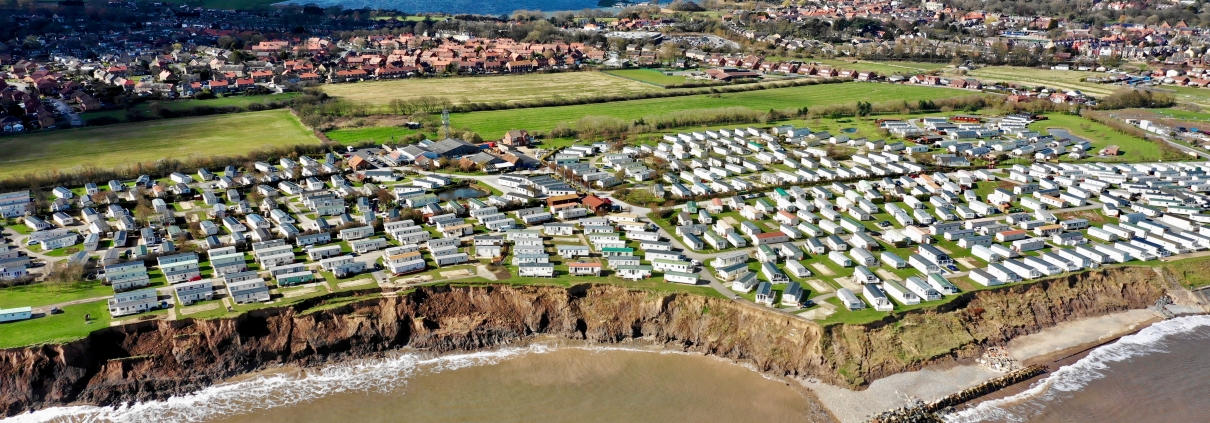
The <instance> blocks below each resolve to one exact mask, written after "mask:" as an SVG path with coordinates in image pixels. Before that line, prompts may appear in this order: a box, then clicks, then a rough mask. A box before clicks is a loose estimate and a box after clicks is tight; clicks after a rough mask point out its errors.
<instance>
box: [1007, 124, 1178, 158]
mask: <svg viewBox="0 0 1210 423" xmlns="http://www.w3.org/2000/svg"><path fill="white" fill-rule="evenodd" d="M1046 117H1047V119H1046V120H1041V121H1037V122H1034V123H1032V124H1030V125H1029V128H1030V129H1032V130H1035V131H1045V130H1046V129H1047V128H1056V127H1057V128H1063V129H1067V130H1068V131H1071V133H1072V135H1076V136H1079V137H1083V138H1084V139H1087V140H1088V141H1090V142H1092V147H1093V148H1092V150H1091V151H1090V153H1092V154H1093V155H1094V157H1093V159H1092V160H1096V161H1106V159H1105V158H1103V157H1101V158H1098V157H1095V155H1096V153H1097V151H1100V150H1101V149H1102V148H1105V147H1107V146H1109V145H1111V144H1116V145H1117V146H1118V147H1119V148H1120V149H1121V155H1120V156H1118V158H1117V159H1116V160H1117V161H1131V162H1142V161H1154V160H1159V159H1160V148H1159V146H1158V145H1156V144H1155V143H1154V142H1151V141H1148V140H1145V139H1142V138H1138V137H1134V136H1130V135H1126V134H1123V133H1119V132H1117V131H1114V130H1113V129H1112V128H1110V127H1108V126H1105V125H1102V124H1100V123H1097V122H1093V121H1091V120H1088V119H1084V118H1082V117H1079V116H1075V115H1066V114H1057V113H1052V114H1049V115H1046Z"/></svg>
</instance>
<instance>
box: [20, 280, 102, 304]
mask: <svg viewBox="0 0 1210 423" xmlns="http://www.w3.org/2000/svg"><path fill="white" fill-rule="evenodd" d="M110 295H113V288H110V287H108V286H105V285H102V284H101V283H100V282H81V283H79V284H73V285H68V286H53V285H49V284H45V283H40V284H34V285H23V286H14V287H10V288H0V308H10V307H39V306H45V305H51V304H59V303H65V302H68V301H76V300H83V299H87V298H101V297H107V296H110Z"/></svg>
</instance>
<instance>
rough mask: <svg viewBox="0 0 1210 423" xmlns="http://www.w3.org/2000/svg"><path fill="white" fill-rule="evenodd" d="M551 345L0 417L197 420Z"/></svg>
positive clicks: (28, 420) (371, 387)
mask: <svg viewBox="0 0 1210 423" xmlns="http://www.w3.org/2000/svg"><path fill="white" fill-rule="evenodd" d="M552 348H553V347H551V346H550V345H547V344H542V343H535V344H532V345H530V346H527V347H524V348H503V349H498V350H492V351H482V352H475V353H469V354H455V355H443V356H437V357H426V356H424V355H422V354H419V353H400V354H396V355H393V356H390V357H387V358H384V359H373V360H355V361H350V362H346V363H335V364H330V365H325V366H323V367H319V368H313V369H301V370H297V371H290V372H282V373H271V374H264V375H257V376H253V377H250V378H248V379H245V380H241V381H239V382H233V383H227V384H220V385H215V386H211V387H208V388H205V389H203V390H201V391H198V392H196V393H194V394H190V395H185V396H179V397H172V398H169V399H167V400H164V401H152V402H144V403H136V404H132V405H128V406H121V407H117V408H111V407H96V406H74V407H55V408H48V409H45V410H40V411H36V412H34V413H29V414H22V415H19V416H16V417H13V418H10V419H7V420H3V421H4V422H5V423H9V422H11V423H33V422H49V421H54V422H115V423H118V422H123V423H124V422H130V423H136V422H161V421H175V422H181V423H188V422H200V421H204V420H206V419H208V418H212V417H213V416H216V415H222V414H237V413H246V412H249V411H253V410H260V409H269V408H278V407H288V406H291V405H294V404H299V403H304V402H307V401H310V400H313V399H315V398H319V397H323V396H325V395H331V394H335V393H339V392H350V391H363V392H390V391H391V390H394V389H397V388H400V387H402V386H405V385H406V384H407V381H408V379H409V378H411V377H412V376H415V375H417V374H419V373H421V372H426V373H438V372H443V371H448V370H457V369H461V368H465V367H471V366H483V365H489V364H494V363H498V362H500V361H502V360H507V359H511V358H515V357H520V356H523V355H526V354H541V353H545V352H548V351H551V350H552Z"/></svg>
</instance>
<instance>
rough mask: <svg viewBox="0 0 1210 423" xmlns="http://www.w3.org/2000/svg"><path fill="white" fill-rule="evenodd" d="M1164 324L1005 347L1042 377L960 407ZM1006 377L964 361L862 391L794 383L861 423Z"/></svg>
mask: <svg viewBox="0 0 1210 423" xmlns="http://www.w3.org/2000/svg"><path fill="white" fill-rule="evenodd" d="M1163 320H1164V318H1163V317H1162V316H1161V315H1160V314H1159V313H1157V312H1155V311H1152V310H1149V309H1135V310H1127V311H1123V312H1118V313H1112V314H1107V315H1103V316H1097V317H1089V318H1085V319H1080V320H1073V321H1068V322H1063V323H1060V324H1059V325H1056V326H1054V327H1050V328H1047V329H1044V330H1042V331H1040V332H1038V333H1035V334H1031V335H1026V336H1022V337H1019V338H1016V339H1013V340H1011V341H1009V342H1008V343H1007V344H1006V345H1005V346H1004V347H1005V349H1007V350H1008V351H1009V354H1010V355H1011V356H1012V357H1013V358H1014V359H1016V360H1017V361H1018V362H1020V363H1021V364H1022V366H1023V367H1024V366H1028V365H1033V364H1039V365H1045V366H1046V367H1047V370H1048V371H1047V373H1044V374H1042V375H1040V376H1035V377H1033V378H1030V379H1027V380H1025V381H1023V382H1020V383H1017V384H1014V385H1011V386H1008V387H1005V388H1004V389H1001V390H999V391H996V392H994V393H991V394H988V395H985V396H983V397H980V398H978V399H977V400H974V401H971V402H967V403H964V404H962V405H961V406H959V407H960V409H965V408H969V407H973V406H976V405H978V404H979V403H982V402H983V401H988V400H993V399H998V398H1006V397H1009V396H1011V395H1016V394H1018V393H1020V392H1022V391H1024V390H1026V389H1028V388H1029V387H1030V386H1031V385H1032V384H1033V383H1034V382H1036V381H1037V380H1040V379H1043V378H1046V377H1047V376H1049V374H1050V373H1051V372H1054V371H1055V370H1057V369H1058V368H1060V367H1062V366H1065V365H1068V364H1071V363H1074V362H1075V361H1078V360H1079V359H1080V358H1083V357H1084V356H1086V355H1087V354H1088V353H1089V352H1090V351H1092V350H1093V349H1095V348H1097V347H1100V346H1103V345H1106V344H1109V343H1112V342H1114V341H1116V340H1118V339H1119V338H1121V337H1123V336H1127V335H1130V334H1133V333H1137V332H1138V331H1141V330H1143V329H1145V328H1146V327H1148V326H1151V325H1152V324H1154V323H1156V322H1160V321H1163ZM1005 374H1006V373H1001V372H997V371H994V370H992V369H990V368H988V367H987V366H984V365H981V364H977V363H975V361H974V359H969V358H968V359H961V360H951V361H948V362H940V363H934V364H930V365H927V366H925V367H924V368H922V369H920V370H916V371H911V372H903V373H899V374H895V375H891V376H888V377H885V378H882V379H878V380H875V381H874V382H872V383H870V384H869V386H868V387H867V388H866V389H864V390H861V391H853V390H849V389H846V388H841V387H837V386H833V385H828V384H826V383H823V382H818V381H810V380H799V383H800V384H802V385H803V386H804V387H805V388H806V389H807V390H809V391H811V392H812V393H814V395H815V397H816V398H818V399H819V400H820V401H821V402H822V403H823V404H824V406H825V407H826V408H827V409H828V411H830V412H831V413H832V415H833V416H834V417H835V418H836V419H837V420H838V421H840V422H841V423H862V422H864V421H866V420H867V419H868V418H870V417H872V416H874V415H876V414H878V413H882V412H885V411H888V410H892V409H896V408H899V407H904V406H910V405H912V404H913V403H914V402H916V401H917V400H921V401H925V402H930V401H934V400H938V399H940V398H943V397H945V396H948V395H951V394H953V393H956V392H960V391H962V390H964V389H967V388H971V387H974V386H976V385H979V384H981V383H984V382H987V381H990V380H992V379H994V378H997V377H1000V376H1003V375H1005ZM959 407H956V408H959Z"/></svg>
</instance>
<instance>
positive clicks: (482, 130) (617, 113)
mask: <svg viewBox="0 0 1210 423" xmlns="http://www.w3.org/2000/svg"><path fill="white" fill-rule="evenodd" d="M966 94H969V92H966V91H960V90H954V89H948V88H934V87H921V86H912V85H890V84H867V83H855V82H854V83H843V84H826V85H811V86H801V87H790V88H777V89H769V90H759V91H747V92H742V93H731V94H719V95H705V94H703V95H693V96H684V97H670V98H658V99H647V100H631V101H621V102H613V103H601V104H585V105H576V106H563V107H539V108H529V109H513V110H494V111H487V112H471V113H459V114H453V115H451V116H450V124H451V126H453V127H455V128H469V129H471V130H473V131H475V132H478V133H479V134H480V135H482V136H483V138H484V139H489V138H499V137H502V136H503V135H504V133H505V132H507V131H508V130H510V129H527V130H530V131H547V130H550V129H551V128H554V127H555V125H557V124H559V123H570V122H575V121H576V120H578V119H580V118H582V117H584V116H608V117H614V118H619V119H623V120H633V119H639V118H643V117H653V116H660V115H666V114H669V113H672V112H678V111H684V110H699V109H717V108H725V107H746V108H749V109H753V110H762V111H763V110H769V109H778V110H782V109H791V108H799V107H814V106H824V105H832V104H844V103H855V102H857V101H858V100H863V101H869V102H874V103H877V102H881V101H889V100H907V101H917V100H923V99H929V100H935V99H940V98H949V97H957V96H962V95H966Z"/></svg>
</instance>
